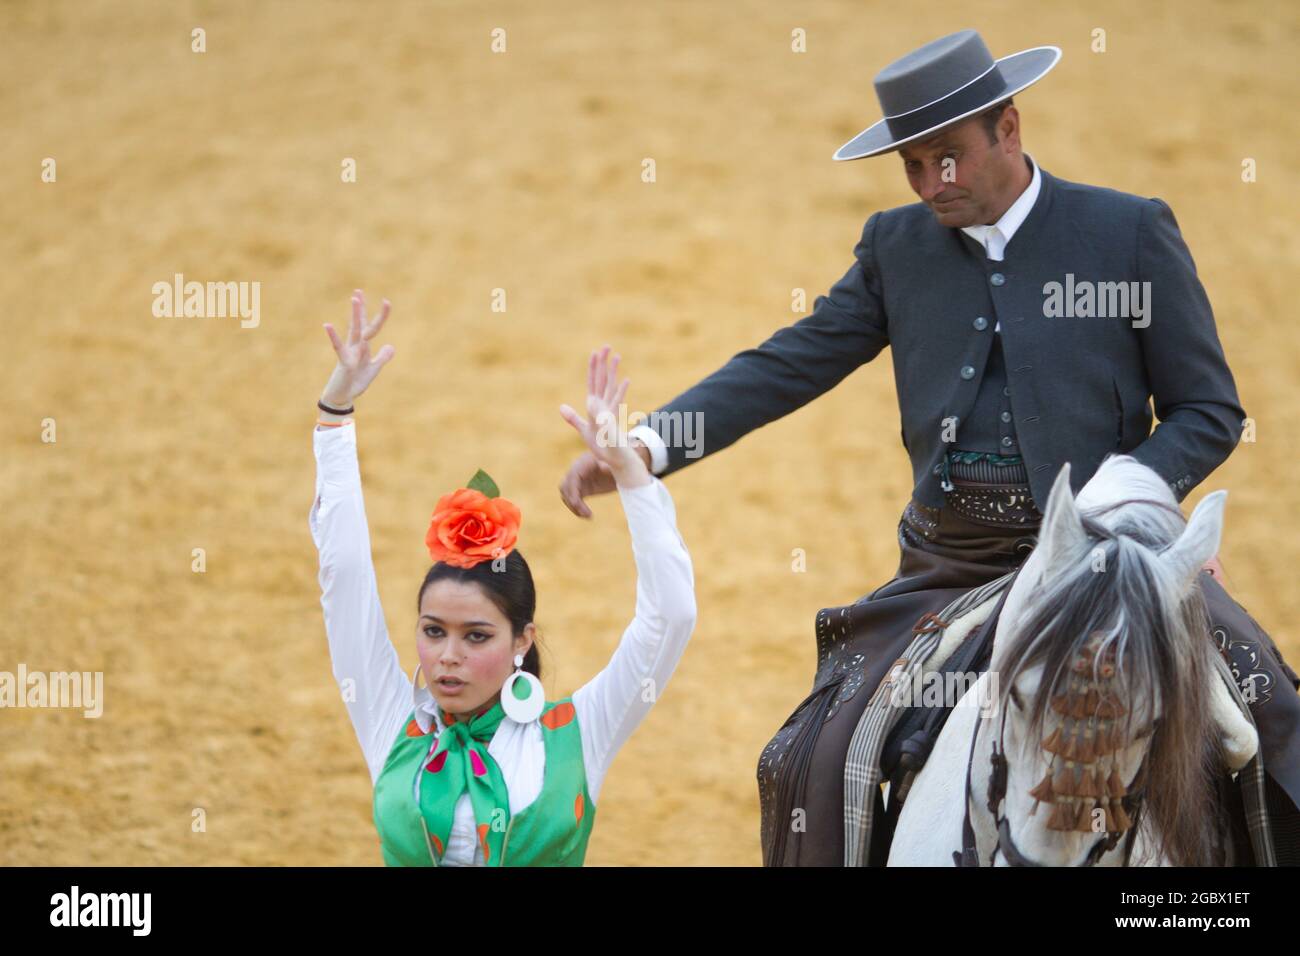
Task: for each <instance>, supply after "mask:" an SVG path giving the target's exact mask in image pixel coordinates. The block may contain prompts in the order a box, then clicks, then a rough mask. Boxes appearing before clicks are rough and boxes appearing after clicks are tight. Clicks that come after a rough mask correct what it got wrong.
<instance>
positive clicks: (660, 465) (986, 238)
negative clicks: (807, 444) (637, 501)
mask: <svg viewBox="0 0 1300 956" xmlns="http://www.w3.org/2000/svg"><path fill="white" fill-rule="evenodd" d="M1025 158H1026V159H1027V160H1029V165H1030V166H1031V167H1033V170H1034V175H1033V176H1031V177H1030V179H1029V185H1028V186H1026V187H1025V191H1024V192H1022V193H1021V194H1020V196H1019V197H1018V198H1017V199H1016V201H1015V202H1013V203H1012V204H1011V205H1010V206H1009V207H1008V208H1007V211H1006V212H1004V213H1003V214H1002V218H1000V219H999V220H998V221H997V222H995V223H993V224H992V225H991V226H987V225H984V226H963V227H962V230H961V231H962V232H964V233H966V235H968V236H970V237H971V238H972V239H974V240H975V241H976V242H978V243H979V244H980V245H981V246H983V247H984V251H985V252H986V253H987V254H988V257H989V258H990V259H992V260H993V261H995V262H1001V261H1002V257H1003V255H1004V254H1005V253H1006V249H1007V243H1009V242H1010V241H1011V237H1012V236H1014V235H1015V234H1016V230H1017V229H1019V228H1020V226H1021V224H1022V223H1023V222H1024V221H1025V217H1027V216H1028V215H1029V210H1031V209H1033V208H1034V203H1036V202H1037V201H1038V191H1039V189H1040V188H1041V187H1042V183H1043V177H1042V176H1040V175H1039V173H1038V164H1037V163H1035V162H1034V158H1033V157H1032V156H1030V155H1029V154H1028V153H1025ZM993 331H994V332H1001V331H1002V322H1001V320H999V321H998V322H997V323H996V324H994V326H993ZM627 437H628V438H636V439H638V440H639V441H640V442H641V443H642V444H643V445H645V446H646V448H648V449H649V450H650V470H651V471H652V472H654V473H655V474H656V475H660V474H663V471H664V469H665V468H667V467H668V446H667V445H665V444H664V440H663V438H662V437H661V436H660V434H659V433H658V432H657V431H655V430H654V429H653V428H651V427H650V426H649V425H637V426H636V427H635V428H629V429H628V431H627Z"/></svg>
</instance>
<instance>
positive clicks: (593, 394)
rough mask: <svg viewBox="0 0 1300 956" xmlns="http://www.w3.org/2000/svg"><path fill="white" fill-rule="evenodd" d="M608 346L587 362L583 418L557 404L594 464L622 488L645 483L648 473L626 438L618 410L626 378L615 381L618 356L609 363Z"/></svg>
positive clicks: (564, 406)
mask: <svg viewBox="0 0 1300 956" xmlns="http://www.w3.org/2000/svg"><path fill="white" fill-rule="evenodd" d="M608 363H609V346H608V345H606V346H605V347H604V348H602V349H600V350H599V351H595V352H592V353H591V359H590V360H589V361H588V363H587V415H588V417H589V420H588V419H584V418H583V417H582V416H581V415H579V414H578V413H577V412H575V411H574V410H573V409H572V408H571V407H570V406H568V405H561V406H560V415H561V416H563V418H564V420H565V421H566V422H568V423H569V424H570V425H572V426H573V428H574V430H575V431H577V433H578V434H579V435H581V436H582V440H583V441H584V442H586V443H587V447H588V448H589V449H590V450H591V454H592V456H593V457H594V458H595V461H596V465H597V466H598V467H599V468H600V470H601V471H604V472H606V473H608V474H610V475H612V476H613V477H614V480H615V481H616V482H617V483H618V485H620V486H622V487H626V488H632V487H636V486H638V485H644V484H649V482H650V480H651V478H650V472H649V471H648V470H647V469H646V466H645V462H644V461H642V460H641V456H640V455H638V454H637V453H636V451H634V450H633V449H632V448H631V447H630V446H629V445H628V441H627V435H626V434H625V433H624V431H623V428H622V423H621V422H620V421H619V414H618V410H619V407H620V405H621V403H622V401H623V398H624V396H625V395H626V394H627V387H628V385H629V384H631V383H630V381H629V380H628V379H624V380H623V381H622V382H617V373H618V356H617V355H615V356H614V364H613V365H612V366H610V365H609V364H608Z"/></svg>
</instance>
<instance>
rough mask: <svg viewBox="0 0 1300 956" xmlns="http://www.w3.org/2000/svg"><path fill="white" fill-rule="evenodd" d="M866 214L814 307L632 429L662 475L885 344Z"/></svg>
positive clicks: (762, 421)
mask: <svg viewBox="0 0 1300 956" xmlns="http://www.w3.org/2000/svg"><path fill="white" fill-rule="evenodd" d="M878 216H879V213H877V214H875V215H873V216H872V217H871V218H870V219H868V220H867V223H866V225H865V226H864V227H863V229H862V237H861V239H859V240H858V244H857V246H856V247H854V250H853V258H854V261H853V265H852V266H850V267H849V271H848V272H846V273H845V274H844V277H843V278H842V279H840V280H839V281H838V282H836V283H835V285H834V286H832V287H831V290H830V292H829V293H828V294H826V295H823V296H818V297H817V300H816V302H814V303H813V311H812V313H811V314H810V315H807V316H805V317H804V318H802V319H800V320H799V321H798V322H796V323H794V324H793V325H789V326H786V327H785V328H783V329H779V330H777V331H776V332H775V333H773V334H772V335H771V337H769V338H768V339H767V341H766V342H764V343H763V344H762V345H759V346H758V347H757V348H751V349H746V350H745V351H743V352H740V353H738V354H736V355H735V356H733V357H732V358H731V359H730V360H729V361H728V362H727V364H726V365H724V366H722V368H720V369H718V370H717V371H716V372H714V373H713V374H711V375H709V376H708V377H707V378H705V379H704V380H702V381H701V382H699V383H698V384H696V385H694V386H692V387H691V388H689V389H688V390H687V391H685V392H683V393H682V394H681V395H679V396H677V398H675V399H673V400H672V401H671V402H669V403H667V404H666V405H664V406H662V407H661V408H659V409H656V410H655V411H654V412H653V413H651V415H650V417H649V419H648V420H647V421H646V423H645V424H643V425H640V426H638V427H636V428H633V429H631V430H629V432H628V437H629V438H635V439H639V440H641V441H642V442H644V443H645V445H646V446H647V447H648V448H649V449H650V452H651V461H652V468H653V470H654V471H655V473H656V474H658V475H660V476H665V475H668V474H671V473H672V472H674V471H677V470H678V469H680V468H684V467H685V466H686V465H689V464H690V463H691V462H694V461H698V460H699V459H701V458H704V457H705V456H707V455H711V454H713V453H714V452H716V451H720V450H722V449H723V448H726V447H727V446H728V445H730V444H732V443H733V442H735V441H737V440H738V439H740V438H742V437H743V436H744V435H746V434H748V433H749V432H751V431H753V430H754V429H756V428H761V427H762V426H764V425H766V424H767V423H768V422H772V421H775V420H776V419H778V418H781V417H783V416H785V415H788V414H790V413H791V412H793V411H794V410H795V409H797V408H801V407H802V406H804V405H806V404H807V403H808V402H810V401H812V400H813V399H814V398H816V397H817V396H819V395H821V394H822V393H824V392H827V391H829V390H830V389H832V388H834V387H835V386H836V385H838V384H839V383H840V381H842V380H843V379H844V377H845V376H847V375H848V374H849V373H850V372H852V371H853V370H854V369H856V368H858V367H859V366H860V365H863V364H865V363H867V362H870V361H871V360H872V359H873V358H875V357H876V356H877V355H878V354H879V353H880V351H881V350H882V349H883V348H884V347H885V346H886V345H888V344H889V334H888V325H887V323H886V319H885V312H884V306H883V304H882V301H881V294H880V279H879V276H878V275H877V272H876V266H875V256H874V253H873V250H872V241H873V237H874V233H875V227H876V219H877V217H878Z"/></svg>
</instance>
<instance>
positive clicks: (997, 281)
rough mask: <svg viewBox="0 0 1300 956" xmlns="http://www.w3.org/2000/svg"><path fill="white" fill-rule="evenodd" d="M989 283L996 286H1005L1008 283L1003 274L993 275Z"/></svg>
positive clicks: (996, 273)
mask: <svg viewBox="0 0 1300 956" xmlns="http://www.w3.org/2000/svg"><path fill="white" fill-rule="evenodd" d="M989 281H990V282H992V283H993V284H994V285H1003V284H1004V283H1005V282H1006V281H1007V277H1006V276H1004V275H1003V274H1002V273H1001V272H995V273H993V275H991V276H989Z"/></svg>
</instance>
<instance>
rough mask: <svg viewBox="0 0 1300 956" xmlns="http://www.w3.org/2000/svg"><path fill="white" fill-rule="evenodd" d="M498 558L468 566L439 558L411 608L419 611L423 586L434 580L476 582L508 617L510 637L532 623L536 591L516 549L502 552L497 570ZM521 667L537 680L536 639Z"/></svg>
mask: <svg viewBox="0 0 1300 956" xmlns="http://www.w3.org/2000/svg"><path fill="white" fill-rule="evenodd" d="M500 564H501V562H500V561H481V562H479V563H478V564H476V565H474V567H472V568H458V567H455V566H453V565H450V564H447V563H446V562H443V561H439V562H438V563H437V564H435V565H434V566H433V567H431V568H430V569H429V573H428V574H426V575H425V576H424V583H423V584H421V585H420V593H419V594H417V595H416V597H415V611H416V613H417V614H418V613H419V612H420V605H421V604H423V603H424V590H425V588H427V587H428V586H429V585H430V584H433V583H434V582H435V581H454V582H456V583H457V584H477V585H478V586H479V587H480V588H481V589H482V590H483V593H484V594H485V595H486V596H487V598H488V600H490V601H491V602H492V603H493V604H495V605H496V607H497V610H498V611H500V612H501V613H502V614H504V615H505V616H506V619H507V620H509V621H510V629H511V631H512V632H513V633H512V635H511V636H512V637H517V636H518V635H520V634H522V633H523V630H524V628H525V627H527V626H528V625H529V624H530V623H532V620H533V615H534V614H535V613H536V612H537V591H536V589H534V587H533V573H532V572H531V571H530V570H528V562H527V561H525V560H524V556H523V555H522V554H520V553H519V552H518V551H517V550H512V551H511V552H510V553H509V554H507V555H506V559H505V566H504V567H501V568H500V570H497V569H495V568H494V567H493V565H498V566H500ZM524 670H526V671H528V673H530V674H532V675H533V676H534V677H536V678H537V679H538V680H541V677H542V658H541V655H540V654H539V653H538V641H537V640H536V639H534V640H533V646H532V647H530V648H529V649H528V653H527V654H525V655H524Z"/></svg>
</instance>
